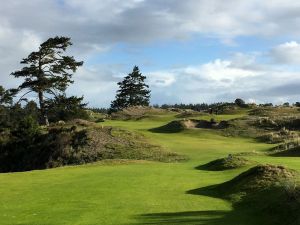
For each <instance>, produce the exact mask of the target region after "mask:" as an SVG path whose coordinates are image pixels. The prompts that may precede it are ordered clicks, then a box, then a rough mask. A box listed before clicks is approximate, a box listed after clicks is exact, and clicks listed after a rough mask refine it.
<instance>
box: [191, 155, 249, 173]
mask: <svg viewBox="0 0 300 225" xmlns="http://www.w3.org/2000/svg"><path fill="white" fill-rule="evenodd" d="M251 164H254V162H252V161H251V160H248V159H246V158H242V157H238V156H233V155H231V154H230V155H228V157H225V158H221V159H216V160H213V161H211V162H209V163H206V164H204V165H200V166H198V167H196V169H199V170H208V171H222V170H230V169H237V168H241V167H244V166H249V165H251Z"/></svg>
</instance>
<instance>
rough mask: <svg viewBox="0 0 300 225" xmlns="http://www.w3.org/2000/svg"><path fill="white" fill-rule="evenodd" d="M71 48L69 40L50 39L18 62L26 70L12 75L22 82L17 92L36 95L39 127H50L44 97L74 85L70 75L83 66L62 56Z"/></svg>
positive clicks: (55, 94)
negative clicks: (38, 109) (22, 79)
mask: <svg viewBox="0 0 300 225" xmlns="http://www.w3.org/2000/svg"><path fill="white" fill-rule="evenodd" d="M71 45H72V42H71V39H70V38H68V37H58V36H57V37H54V38H49V39H48V40H47V41H45V42H44V43H42V44H41V45H40V47H39V50H38V51H36V52H32V53H30V54H29V56H27V58H24V59H23V60H22V61H21V64H25V65H26V66H25V67H23V68H22V69H21V70H18V71H15V72H13V73H12V74H11V75H13V76H14V77H16V78H24V82H23V83H22V84H21V85H20V86H19V88H18V90H19V91H21V90H24V89H27V91H28V92H26V93H25V94H24V95H26V94H28V93H30V92H36V93H37V94H38V98H39V105H40V111H41V117H42V118H41V119H42V124H45V125H48V123H49V122H48V116H47V110H46V105H45V95H47V96H53V95H54V96H58V95H59V94H62V93H64V92H65V90H66V88H67V87H68V85H69V84H71V83H73V81H72V76H73V73H75V72H76V70H77V68H78V67H80V66H82V65H83V62H82V61H76V60H75V59H74V57H73V56H67V55H65V52H66V50H67V48H68V47H69V46H71Z"/></svg>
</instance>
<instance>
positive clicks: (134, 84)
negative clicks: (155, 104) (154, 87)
mask: <svg viewBox="0 0 300 225" xmlns="http://www.w3.org/2000/svg"><path fill="white" fill-rule="evenodd" d="M145 80H146V76H143V75H142V73H141V72H140V69H139V68H138V67H137V66H135V67H134V68H133V71H132V73H130V74H128V75H127V76H126V77H124V79H123V81H121V82H119V83H118V85H119V90H118V91H117V95H116V99H115V100H114V101H113V102H112V103H111V109H110V110H111V111H112V112H114V111H118V110H122V109H124V108H128V107H132V106H149V103H150V92H151V91H150V90H149V86H148V85H147V84H146V83H145Z"/></svg>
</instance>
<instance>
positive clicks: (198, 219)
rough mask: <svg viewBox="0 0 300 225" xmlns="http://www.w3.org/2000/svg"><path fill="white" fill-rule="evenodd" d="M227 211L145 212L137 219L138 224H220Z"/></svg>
mask: <svg viewBox="0 0 300 225" xmlns="http://www.w3.org/2000/svg"><path fill="white" fill-rule="evenodd" d="M226 213H227V211H221V210H220V211H217V210H212V211H185V212H170V213H153V214H143V215H141V216H139V217H138V218H137V219H138V220H139V221H140V222H139V223H138V224H144V225H159V224H162V225H179V224H184V225H198V224H199V225H200V224H209V225H219V224H220V221H221V220H220V219H221V218H223V217H224V215H225V214H226Z"/></svg>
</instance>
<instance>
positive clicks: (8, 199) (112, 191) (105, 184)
mask: <svg viewBox="0 0 300 225" xmlns="http://www.w3.org/2000/svg"><path fill="white" fill-rule="evenodd" d="M174 116H175V114H174V113H173V114H168V115H161V116H158V117H155V118H151V119H145V120H141V121H107V122H105V123H101V124H99V126H103V125H104V126H117V127H123V128H126V129H130V130H135V131H139V132H141V133H143V134H144V135H146V136H147V137H148V138H150V139H151V140H152V141H153V142H154V143H157V144H160V145H162V146H163V147H165V148H166V149H167V150H169V151H175V152H177V153H179V154H184V155H186V156H187V157H188V158H189V160H188V161H187V162H182V163H158V162H145V161H141V162H138V161H134V162H126V161H125V162H124V161H123V162H122V163H120V162H119V161H118V162H116V163H113V162H109V163H95V164H90V165H84V166H74V167H64V168H57V169H51V170H43V171H32V172H24V173H11V174H0V224H1V225H2V224H3V225H7V224H10V225H15V224H22V225H25V224H26V225H60V224H72V225H76V224H84V225H92V224H100V225H109V224H111V225H118V224H122V225H123V224H124V225H125V224H126V225H129V224H153V225H156V224H169V225H177V224H183V225H197V224H206V225H220V224H222V225H234V224H237V221H238V222H239V223H238V224H239V225H255V224H257V218H255V216H253V215H252V214H251V213H249V212H250V211H249V212H248V211H247V210H246V211H242V212H238V213H235V212H234V210H233V209H232V205H231V203H230V202H228V201H225V200H223V199H219V198H214V197H208V196H204V195H193V194H188V193H187V192H188V191H189V190H192V189H197V188H200V187H205V186H208V185H213V184H219V183H223V182H225V181H228V180H229V179H231V178H233V177H235V176H236V175H238V174H239V173H241V172H242V171H244V170H246V169H247V167H245V168H241V169H236V170H228V171H218V172H214V171H203V170H197V169H195V167H197V166H199V165H202V164H205V163H207V162H209V161H211V160H214V159H217V158H220V157H225V156H227V155H228V154H232V153H238V152H252V151H267V150H268V149H269V148H271V147H272V145H267V144H262V143H257V142H255V141H254V140H251V139H243V138H230V137H223V136H220V135H219V134H218V133H217V132H215V131H212V130H205V129H199V130H188V131H184V132H181V133H172V134H161V133H152V132H150V131H149V129H151V128H155V127H159V126H162V125H164V124H166V123H168V122H170V121H172V120H174V119H175V117H174ZM237 116H243V115H242V114H239V115H233V116H231V115H227V116H224V117H222V116H218V119H220V120H221V119H229V118H232V117H237ZM246 157H247V158H249V159H251V160H253V161H257V162H261V163H274V164H284V165H287V166H288V167H290V168H293V169H297V170H299V171H300V163H299V162H300V160H299V159H298V158H296V157H294V158H288V157H282V158H281V157H271V156H266V155H257V156H246ZM260 225H263V224H260Z"/></svg>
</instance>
